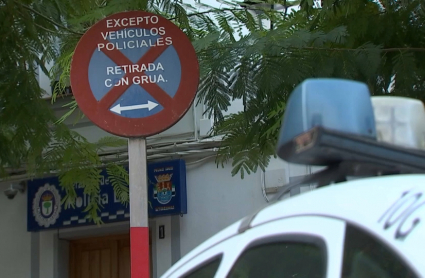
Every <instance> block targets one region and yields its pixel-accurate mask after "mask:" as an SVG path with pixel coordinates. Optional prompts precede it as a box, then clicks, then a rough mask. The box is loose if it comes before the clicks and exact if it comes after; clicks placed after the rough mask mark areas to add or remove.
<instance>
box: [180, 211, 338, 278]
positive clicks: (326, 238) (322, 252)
mask: <svg viewBox="0 0 425 278" xmlns="http://www.w3.org/2000/svg"><path fill="white" fill-rule="evenodd" d="M344 231H345V224H344V222H343V221H340V220H336V219H331V218H326V217H320V216H296V217H290V218H285V219H279V220H275V221H271V222H268V223H265V224H262V225H259V226H256V227H253V228H250V229H248V230H246V231H245V232H243V233H241V234H238V235H237V236H234V237H232V238H230V239H228V240H226V241H224V242H221V243H219V244H217V245H215V246H212V247H210V248H209V249H208V250H205V251H204V252H203V253H202V254H200V255H199V256H197V257H196V258H194V259H193V260H192V261H190V262H189V263H187V264H186V265H185V266H183V267H181V268H180V269H179V270H178V271H176V272H175V273H173V275H172V277H184V278H198V277H203V278H204V277H217V278H218V277H220V278H222V277H228V278H238V277H291V278H292V277H296V278H299V277H312V278H314V277H318V278H324V277H339V274H340V273H341V265H342V254H343V243H344Z"/></svg>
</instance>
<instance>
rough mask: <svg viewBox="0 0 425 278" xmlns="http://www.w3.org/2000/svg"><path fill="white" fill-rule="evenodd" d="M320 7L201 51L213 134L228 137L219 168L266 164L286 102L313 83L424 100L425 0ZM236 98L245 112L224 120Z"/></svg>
mask: <svg viewBox="0 0 425 278" xmlns="http://www.w3.org/2000/svg"><path fill="white" fill-rule="evenodd" d="M314 4H315V3H314V2H313V1H306V0H304V1H301V2H300V9H299V10H296V11H291V12H289V13H286V12H275V13H273V14H270V12H265V14H266V16H268V17H269V18H270V19H272V20H273V21H274V24H273V25H274V28H273V29H271V30H264V29H261V28H260V27H255V28H251V29H250V32H249V33H248V34H246V35H242V36H241V38H240V39H239V40H237V41H232V40H231V38H230V36H229V35H228V34H226V33H227V32H228V31H227V30H225V29H223V31H222V32H221V33H220V38H219V39H218V40H216V41H212V42H211V43H209V44H208V45H207V46H205V45H204V46H203V47H202V49H200V48H199V57H200V60H201V63H202V67H203V73H204V74H203V79H202V83H201V84H202V86H201V87H200V91H199V96H200V97H201V100H200V101H204V102H205V103H206V104H207V107H208V110H207V113H208V114H209V115H212V116H214V118H215V121H216V125H215V128H214V134H224V142H223V146H222V148H221V150H220V156H219V157H218V163H223V162H227V161H228V160H229V159H230V158H232V159H233V162H232V163H233V166H234V170H233V174H236V173H238V172H240V174H241V176H242V177H243V176H244V173H245V172H248V173H249V172H253V171H256V170H257V167H260V168H262V169H264V168H265V167H266V166H267V163H268V158H269V157H270V155H272V154H273V153H274V149H273V146H274V145H275V143H276V140H277V136H278V131H279V128H280V123H281V117H282V115H283V111H284V106H285V103H286V101H287V98H288V96H289V94H290V93H291V91H292V90H293V88H294V87H295V86H296V85H297V84H298V83H300V82H301V81H303V80H305V79H306V78H314V77H336V78H347V79H353V80H358V81H362V82H365V83H367V84H368V85H369V87H370V90H371V92H372V94H374V95H379V94H388V93H391V94H396V95H402V96H409V97H413V98H419V99H422V100H423V99H425V96H424V84H425V83H424V77H425V75H424V74H425V72H424V67H423V62H424V58H425V53H424V52H425V48H424V40H423V38H424V32H425V29H424V28H423V26H424V19H425V17H424V15H425V14H424V11H425V8H424V6H423V5H422V4H421V1H413V0H412V1H390V0H388V1H367V0H336V1H335V0H332V1H330V0H325V1H323V7H322V8H317V5H316V6H315V5H314ZM227 20H228V21H230V18H229V19H227ZM341 93H343V92H341ZM234 99H241V100H242V101H243V105H244V110H243V111H242V112H240V113H239V114H237V115H230V116H227V117H223V116H222V115H223V114H222V113H223V110H226V109H227V108H228V107H229V105H230V100H234Z"/></svg>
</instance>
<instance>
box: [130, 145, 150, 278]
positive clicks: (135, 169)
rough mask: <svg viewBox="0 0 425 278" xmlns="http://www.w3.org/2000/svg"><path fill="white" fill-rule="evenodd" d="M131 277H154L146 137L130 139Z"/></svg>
mask: <svg viewBox="0 0 425 278" xmlns="http://www.w3.org/2000/svg"><path fill="white" fill-rule="evenodd" d="M128 159H129V178H130V185H129V193H130V252H131V256H130V258H131V277H132V278H146V277H150V270H149V265H150V264H149V222H148V221H149V220H148V196H147V192H148V180H147V177H146V175H147V158H146V139H145V138H129V139H128Z"/></svg>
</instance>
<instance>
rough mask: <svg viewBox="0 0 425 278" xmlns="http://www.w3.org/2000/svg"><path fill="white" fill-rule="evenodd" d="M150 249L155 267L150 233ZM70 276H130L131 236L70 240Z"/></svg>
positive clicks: (100, 277)
mask: <svg viewBox="0 0 425 278" xmlns="http://www.w3.org/2000/svg"><path fill="white" fill-rule="evenodd" d="M149 234H150V233H149ZM149 250H150V258H149V261H150V264H151V269H152V238H151V236H149ZM151 273H152V271H151ZM151 277H152V274H151ZM69 278H130V235H129V234H122V235H110V236H103V237H92V238H85V239H78V240H72V241H70V243H69Z"/></svg>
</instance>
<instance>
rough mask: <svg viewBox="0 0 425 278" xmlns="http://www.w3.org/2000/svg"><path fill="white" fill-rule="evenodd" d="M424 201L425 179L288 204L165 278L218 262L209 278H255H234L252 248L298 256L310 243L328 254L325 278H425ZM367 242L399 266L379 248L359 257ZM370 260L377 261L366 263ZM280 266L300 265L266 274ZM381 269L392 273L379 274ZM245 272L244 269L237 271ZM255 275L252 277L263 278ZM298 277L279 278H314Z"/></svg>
mask: <svg viewBox="0 0 425 278" xmlns="http://www.w3.org/2000/svg"><path fill="white" fill-rule="evenodd" d="M424 193H425V175H419V174H412V175H394V176H382V177H373V178H362V179H357V180H352V181H347V182H342V183H338V184H335V185H329V186H326V187H323V188H319V189H316V190H313V191H311V192H308V193H303V194H301V195H298V196H295V197H291V198H289V199H285V200H281V201H278V202H276V203H273V204H271V205H268V206H267V207H265V208H263V209H262V210H260V211H259V212H257V213H256V214H253V215H251V216H248V217H246V218H244V219H242V220H240V221H238V222H236V223H234V224H233V225H231V226H229V227H228V228H226V229H224V230H223V231H221V232H220V233H218V234H216V235H215V236H213V237H212V238H210V239H209V240H207V241H206V242H204V243H203V244H201V245H200V246H198V247H197V248H195V249H194V250H192V251H191V252H190V253H188V254H187V255H186V256H184V257H183V258H182V259H181V260H180V261H178V262H177V263H176V264H175V265H173V266H172V267H171V268H170V269H169V270H168V271H167V272H166V273H165V274H164V275H163V276H162V277H164V278H171V277H201V276H199V275H198V276H196V275H195V274H196V271H197V270H198V269H202V268H203V267H204V266H206V265H208V263H209V262H212V261H214V259H216V258H221V259H217V260H216V261H217V264H218V266H217V267H216V270H214V273H215V275H214V274H211V275H210V276H205V274H204V276H202V277H254V276H252V275H253V274H250V275H247V276H237V275H236V274H234V273H232V274H230V275H229V272H230V271H231V270H232V269H233V268H235V267H236V266H235V265H236V263H237V262H238V260H239V259H240V258H241V257H242V255H244V254H245V252H248V251H249V250H251V249H250V248H251V247H252V248H255V247H260V249H256V250H267V249H261V247H262V246H266V245H267V246H269V247H267V246H266V247H267V248H273V244H275V246H277V244H289V245H285V246H286V248H288V246H289V247H290V248H294V246H295V249H293V250H297V249H296V246H297V244H299V243H300V242H301V243H302V244H304V242H306V243H305V244H307V245H306V246H309V244H310V243H311V244H313V243H314V242H316V240H317V244H316V243H314V244H316V245H317V246H319V247H320V246H322V247H320V248H319V247H318V248H319V249H320V250H322V251H324V253H323V258H322V257H321V258H320V260H321V262H324V266H323V269H322V270H321V271H323V273H318V274H317V277H345V276H347V277H401V276H397V273H394V270H391V271H392V272H393V273H391V271H390V268H388V267H395V268H397V267H399V266H398V262H400V265H403V267H401V266H400V268H397V269H407V270H406V271H408V272H409V271H410V272H411V276H409V277H425V255H424V254H423V250H425V196H424V195H425V194H424ZM248 224H249V226H248ZM349 231H350V233H349ZM353 231H354V232H353ZM347 235H349V236H347ZM357 236H358V237H357ZM362 236H364V238H366V239H367V240H370V242H372V243H373V244H375V245H376V246H378V247H379V248H384V249H383V250H385V248H386V249H388V250H389V253H388V256H390V258H391V259H394V260H393V261H391V260H387V259H383V258H384V257H382V258H379V256H381V255H380V254H379V253H376V254H378V255H377V257H376V258H375V257H373V256H372V255H367V254H368V253H367V252H370V253H369V254H371V253H373V252H375V251H376V252H377V249H379V248H375V249H376V250H373V248H372V246H375V245H370V248H371V249H370V250H369V249H361V250H368V251H359V250H360V249H359V250H357V251H356V248H357V247H355V244H357V243H358V244H363V243H364V244H366V242H368V241H367V240H366V241H365V242H362V240H361V239H362ZM348 237H350V238H348ZM356 239H357V240H358V241H359V242H357V241H356ZM375 240H376V243H375ZM275 242H276V243H275ZM282 242H283V243H282ZM372 243H371V244H372ZM262 244H263V245H262ZM291 244H294V245H291ZM282 246H283V245H282ZM291 246H292V247H291ZM317 246H316V247H317ZM308 248H310V247H308ZM362 248H364V246H363V247H362ZM319 249H317V250H319ZM345 249H347V250H345ZM348 249H350V250H348ZM351 249H352V251H351ZM247 250H248V251H247ZM291 250H292V249H291ZM300 250H301V249H300ZM312 250H313V249H312ZM379 250H381V249H379ZM313 251H314V250H313ZM313 251H311V252H313ZM253 252H254V251H253ZM255 252H257V251H255ZM258 252H260V251H258ZM279 252H280V251H279ZM297 252H298V251H297ZM300 252H301V251H300ZM303 252H304V251H303ZM314 252H316V251H314ZM350 252H351V253H350ZM264 254H272V253H264ZM297 254H298V253H297ZM308 254H310V253H308ZM311 254H313V253H311ZM317 254H319V253H317ZM350 254H351V255H350ZM363 254H366V255H363ZM312 256H313V255H312ZM316 256H318V255H316ZM321 256H322V255H321ZM344 256H347V257H344ZM350 256H351V257H350ZM365 256H366V257H367V256H369V257H367V258H366V259H365ZM383 256H384V255H383ZM385 256H387V255H385ZM243 258H244V259H243V260H245V258H247V259H246V260H247V262H250V261H249V260H248V259H249V258H250V257H249V255H246V256H245V257H243ZM294 258H296V255H294ZM312 258H313V257H312ZM315 258H316V257H315ZM317 258H319V257H317ZM368 258H369V259H368ZM385 258H388V257H385ZM263 259H264V258H263ZM276 259H277V261H276V263H277V264H282V269H288V268H291V267H293V266H294V264H290V265H287V266H285V262H288V264H289V259H291V258H290V257H289V259H288V257H284V256H283V257H282V258H275V257H274V256H271V258H270V259H267V260H264V261H263V262H262V263H264V262H267V266H266V265H264V267H265V269H266V268H267V269H270V266H273V262H274V260H276ZM241 260H242V259H241ZM244 262H245V261H244ZM251 262H252V261H251ZM380 262H385V263H388V264H391V265H390V266H387V267H382V265H381V267H379V263H380ZM391 262H393V263H391ZM394 262H395V263H394ZM259 263H261V262H260V261H259ZM299 263H300V265H302V264H303V263H305V264H306V266H305V267H303V268H299V269H301V270H305V271H306V273H308V269H305V268H308V263H307V262H306V261H300V262H299ZM254 264H255V263H254ZM317 266H319V264H317ZM360 266H361V267H360ZM238 267H239V265H237V267H236V268H238ZM250 267H252V269H253V270H252V271H254V266H251V265H247V267H244V268H243V269H244V270H245V268H246V269H251V268H250ZM319 268H320V267H319ZM319 268H318V269H319ZM343 268H344V269H343ZM345 268H348V269H350V271H351V274H350V275H349V276H348V274H344V275H343V272H344V271H347V270H346V269H345ZM238 269H239V268H238ZM194 271H195V272H194ZM233 271H236V270H233ZM255 271H258V269H257V270H255ZM255 271H254V272H251V273H258V272H255ZM270 271H272V270H270ZM294 271H295V270H294ZM365 271H366V272H365ZM368 271H369V272H368ZM301 272H302V271H301ZM194 273H195V274H194ZM265 273H266V272H265ZM310 273H312V272H310ZM190 274H192V276H190ZM264 275H266V274H264ZM297 275H298V273H282V275H281V276H279V277H311V276H309V275H308V274H305V273H304V276H303V275H302V274H300V276H297ZM394 275H395V276H394ZM263 277H268V276H263ZM269 277H271V276H269ZM315 277H316V276H315Z"/></svg>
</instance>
